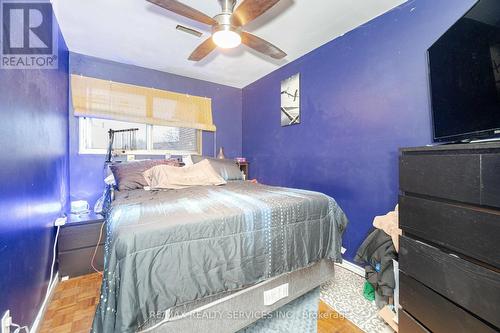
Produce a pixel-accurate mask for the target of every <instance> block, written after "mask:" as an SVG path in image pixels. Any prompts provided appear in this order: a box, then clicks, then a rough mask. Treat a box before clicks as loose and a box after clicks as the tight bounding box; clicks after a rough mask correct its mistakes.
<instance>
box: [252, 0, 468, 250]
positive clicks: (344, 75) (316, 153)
mask: <svg viewBox="0 0 500 333" xmlns="http://www.w3.org/2000/svg"><path fill="white" fill-rule="evenodd" d="M474 2H475V1H473V0H457V1H449V0H415V1H409V2H408V3H406V4H404V5H402V6H400V7H398V8H396V9H395V10H393V11H391V12H389V13H386V14H385V15H383V16H380V17H378V18H376V19H374V20H372V21H371V22H369V23H367V24H365V25H364V26H362V27H360V28H358V29H356V30H354V31H352V32H350V33H348V34H346V35H344V36H343V37H341V38H338V39H336V40H334V41H332V42H330V43H328V44H326V45H324V46H322V47H320V48H318V49H316V50H314V51H313V52H311V53H309V54H307V55H305V56H303V57H301V58H299V59H298V60H296V61H294V62H292V63H290V64H288V65H286V66H285V67H283V68H280V69H279V70H277V71H275V72H273V73H271V74H269V75H268V76H266V77H264V78H262V79H260V80H258V81H256V82H254V83H253V84H251V85H249V86H247V87H246V88H244V89H243V155H244V156H246V157H247V158H248V159H249V161H250V163H251V164H250V165H251V168H250V169H251V177H255V178H258V179H259V180H260V181H261V182H263V183H267V184H274V185H280V186H289V187H298V188H304V189H311V190H317V191H321V192H324V193H326V194H328V195H331V196H333V197H335V198H336V199H337V201H338V202H339V204H340V205H341V206H342V207H343V209H344V210H345V212H346V213H347V215H348V217H349V219H350V225H349V227H348V230H347V233H346V235H345V237H344V246H345V247H346V248H347V249H348V252H347V256H346V257H347V259H349V260H352V258H353V256H354V254H355V251H356V250H357V248H358V247H359V245H360V244H361V242H362V240H363V239H364V237H365V236H366V234H367V232H368V231H369V229H370V228H371V223H372V220H373V217H374V216H376V215H380V214H385V213H386V212H387V211H389V210H392V209H393V208H394V206H395V205H396V202H397V192H398V148H399V147H404V146H418V145H425V144H428V143H430V142H431V120H430V109H429V93H428V81H427V64H426V50H427V48H428V47H429V46H430V45H431V44H432V43H433V42H434V41H435V40H436V39H437V38H438V37H439V36H440V35H442V34H443V33H444V32H445V31H446V30H447V29H448V28H449V27H450V26H451V25H452V24H453V23H454V22H455V21H456V20H457V19H458V18H459V17H460V16H461V15H463V14H464V13H465V12H466V11H467V10H468V9H469V8H470V7H471V6H472V5H473V4H474ZM297 72H300V75H301V98H302V100H301V106H302V113H301V121H302V123H301V124H300V125H295V126H291V127H281V126H280V111H279V110H280V81H281V80H282V79H285V78H287V77H289V76H291V75H293V74H295V73H297Z"/></svg>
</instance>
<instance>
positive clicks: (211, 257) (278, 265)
mask: <svg viewBox="0 0 500 333" xmlns="http://www.w3.org/2000/svg"><path fill="white" fill-rule="evenodd" d="M346 225H347V218H346V216H345V215H344V213H343V212H342V210H341V209H340V207H339V206H338V205H337V203H336V202H335V201H334V200H333V199H332V198H330V197H328V196H326V195H324V194H321V193H317V192H310V191H304V190H295V189H288V188H279V187H271V186H265V185H257V184H251V183H249V182H230V183H228V184H227V185H224V186H205V187H201V186H200V187H191V188H187V189H182V190H169V191H151V192H150V191H144V190H133V191H127V192H123V193H118V194H117V196H116V199H115V201H114V202H113V204H112V207H111V211H110V214H109V217H108V219H107V236H106V243H105V269H104V276H103V281H102V282H103V283H102V288H101V298H100V302H99V305H98V307H97V310H96V315H95V318H94V323H93V332H106V333H109V332H135V331H137V330H139V329H141V328H144V327H147V326H151V325H152V324H153V323H155V322H157V321H160V320H162V319H163V317H164V315H165V311H167V310H168V309H170V308H172V307H174V306H178V305H181V304H184V303H188V302H191V301H194V300H197V299H200V298H203V297H207V296H210V295H215V294H217V293H221V292H225V291H229V290H236V289H240V288H243V287H246V286H249V285H252V284H255V283H258V282H260V281H263V280H265V279H268V278H270V277H274V276H277V275H280V274H283V273H286V272H291V271H294V270H297V269H299V268H303V267H306V266H309V265H311V264H312V263H314V262H316V261H318V260H320V259H322V258H329V259H331V260H335V261H341V256H340V247H341V236H342V234H343V231H344V229H345V227H346Z"/></svg>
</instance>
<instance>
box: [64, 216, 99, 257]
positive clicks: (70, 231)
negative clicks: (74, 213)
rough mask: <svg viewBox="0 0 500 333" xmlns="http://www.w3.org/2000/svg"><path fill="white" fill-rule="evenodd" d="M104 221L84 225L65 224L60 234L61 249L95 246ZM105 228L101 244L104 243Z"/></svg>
mask: <svg viewBox="0 0 500 333" xmlns="http://www.w3.org/2000/svg"><path fill="white" fill-rule="evenodd" d="M103 223H104V222H96V223H89V224H82V225H71V226H68V225H66V226H64V227H63V228H62V229H61V235H60V236H59V244H58V246H59V251H69V250H76V249H80V248H84V247H95V246H96V244H97V240H98V239H99V232H100V231H101V226H102V224H103ZM104 235H105V230H104V229H103V231H102V237H101V242H100V244H103V243H104V238H105V237H104Z"/></svg>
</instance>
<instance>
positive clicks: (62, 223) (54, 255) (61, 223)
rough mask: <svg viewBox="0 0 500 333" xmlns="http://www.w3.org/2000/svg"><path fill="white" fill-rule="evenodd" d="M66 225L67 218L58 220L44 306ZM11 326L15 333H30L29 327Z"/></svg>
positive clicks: (13, 324) (12, 324) (11, 324)
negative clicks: (63, 229)
mask: <svg viewBox="0 0 500 333" xmlns="http://www.w3.org/2000/svg"><path fill="white" fill-rule="evenodd" d="M65 224H66V217H63V218H58V219H57V220H56V222H55V226H56V227H57V230H56V237H55V239H54V247H53V249H52V265H51V266H50V279H49V284H48V286H47V292H46V293H45V297H44V299H43V303H42V304H47V303H46V302H47V300H48V299H49V295H50V288H51V287H52V283H53V282H54V268H55V265H56V250H57V241H58V239H59V231H60V230H61V226H62V225H65ZM10 326H13V327H16V329H15V330H14V332H13V333H20V332H21V331H22V330H24V331H25V332H26V333H30V329H29V327H28V326H21V325H18V324H16V323H13V322H11V323H10Z"/></svg>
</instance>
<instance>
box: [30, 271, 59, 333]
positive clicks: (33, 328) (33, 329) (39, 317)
mask: <svg viewBox="0 0 500 333" xmlns="http://www.w3.org/2000/svg"><path fill="white" fill-rule="evenodd" d="M58 283H59V272H57V273H56V275H54V279H53V282H52V285H50V286H49V290H48V293H49V297H47V298H46V300H45V302H44V303H43V304H42V306H41V307H40V309H39V310H38V314H37V315H36V318H35V321H34V322H33V324H32V325H31V329H30V333H37V332H38V330H39V329H40V324H41V322H42V318H43V316H44V315H45V311H47V307H48V305H49V303H50V300H51V299H52V296H53V294H54V291H55V290H56V287H57V284H58Z"/></svg>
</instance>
